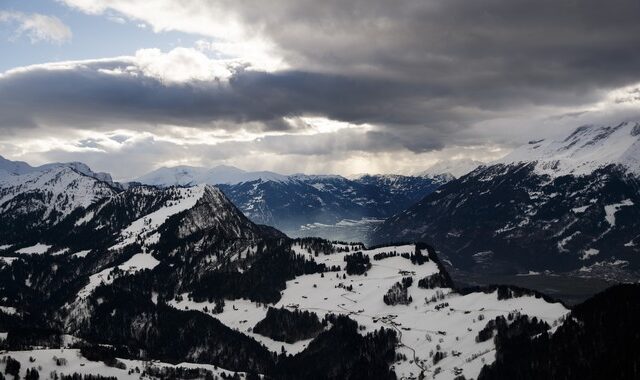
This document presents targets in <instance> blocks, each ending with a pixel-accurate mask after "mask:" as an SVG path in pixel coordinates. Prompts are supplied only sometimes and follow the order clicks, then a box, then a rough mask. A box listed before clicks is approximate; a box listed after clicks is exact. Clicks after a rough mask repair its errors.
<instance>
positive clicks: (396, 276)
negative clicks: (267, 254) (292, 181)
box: [171, 245, 568, 379]
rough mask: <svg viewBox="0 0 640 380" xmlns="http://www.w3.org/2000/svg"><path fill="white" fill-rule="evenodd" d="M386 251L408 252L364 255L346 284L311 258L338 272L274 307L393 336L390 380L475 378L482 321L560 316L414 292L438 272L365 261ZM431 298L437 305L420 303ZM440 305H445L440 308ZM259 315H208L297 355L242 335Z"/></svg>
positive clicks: (523, 301)
mask: <svg viewBox="0 0 640 380" xmlns="http://www.w3.org/2000/svg"><path fill="white" fill-rule="evenodd" d="M294 250H295V251H296V252H297V253H300V254H305V255H312V254H309V253H308V252H307V251H306V249H303V248H302V247H299V246H294ZM390 251H396V252H397V253H398V254H401V253H413V252H414V251H415V246H413V245H406V246H397V247H384V248H378V249H374V250H368V251H364V253H365V254H367V255H369V256H370V258H371V263H372V268H371V269H370V270H369V271H368V272H367V274H366V276H365V275H359V276H346V279H343V274H345V272H344V266H345V262H344V253H336V254H332V255H320V256H319V257H314V259H315V260H316V261H317V262H321V263H325V264H327V265H328V266H332V265H339V266H341V268H342V269H343V270H342V271H340V272H328V273H325V274H324V277H321V275H320V274H312V275H305V276H300V277H297V278H296V279H294V280H291V281H289V282H287V288H286V290H284V291H283V293H282V299H281V300H280V301H279V302H278V303H277V304H276V305H274V307H276V308H279V307H285V308H289V309H300V310H309V311H313V312H315V313H317V314H318V316H319V317H320V318H322V317H323V316H324V315H325V314H327V313H340V314H347V315H349V316H350V317H351V318H353V319H354V320H355V321H357V322H358V324H360V325H362V326H365V327H366V330H365V331H364V333H366V332H371V331H373V330H376V329H379V328H381V327H385V328H392V329H394V330H396V331H397V332H398V335H399V337H400V341H401V347H399V348H398V350H397V351H398V352H399V353H401V354H404V355H406V357H407V360H401V361H399V362H397V363H395V364H394V365H393V366H394V369H395V371H396V374H397V375H398V377H399V378H403V377H404V378H411V377H415V376H418V374H419V373H420V372H421V370H424V371H425V374H426V375H427V377H428V378H433V377H435V373H436V372H437V371H440V373H439V374H438V375H437V378H438V379H453V378H455V377H456V376H457V374H460V373H461V374H463V375H464V376H466V377H467V378H475V377H477V376H478V374H479V372H480V369H481V368H482V366H483V365H484V364H489V363H491V362H493V361H494V360H495V347H494V344H493V340H491V339H490V340H488V341H485V342H481V343H476V341H475V337H476V336H477V334H478V331H479V330H481V329H482V328H484V327H485V325H486V323H487V322H488V321H489V320H491V319H494V318H496V317H497V316H505V317H506V316H507V314H509V313H510V312H514V311H515V312H518V313H521V314H526V315H529V316H531V317H533V316H535V317H538V318H539V319H542V320H544V321H546V322H547V323H549V324H550V325H552V326H553V325H554V324H555V323H556V322H557V321H559V320H560V319H561V318H563V317H564V316H565V315H566V314H567V313H568V310H567V309H566V308H565V307H564V306H563V305H562V304H560V303H553V304H552V303H548V302H546V301H544V300H543V299H540V298H535V297H531V296H525V297H520V298H512V299H507V300H498V297H497V291H496V292H493V293H488V294H485V293H472V294H468V295H466V296H461V295H459V294H457V293H455V292H453V291H452V290H451V289H421V288H418V286H417V282H418V280H420V279H422V278H424V277H426V276H429V275H432V274H435V273H437V272H438V268H437V266H436V264H435V263H434V262H432V261H428V262H426V263H424V264H423V265H414V264H412V263H411V261H410V260H408V259H406V258H403V257H400V256H396V257H389V258H386V259H383V260H379V261H374V260H373V255H374V254H376V253H379V252H390ZM425 254H426V253H425ZM408 276H411V277H413V285H412V286H411V287H410V288H409V295H410V296H411V297H412V299H413V302H412V303H411V304H409V305H396V306H389V305H386V304H385V303H384V302H383V300H382V298H383V295H384V294H386V292H387V290H388V289H389V288H390V287H391V286H392V285H393V284H395V283H396V282H398V281H400V280H402V278H403V277H408ZM349 286H353V290H351V291H350V290H347V289H346V288H345V287H349ZM436 293H439V294H441V296H443V297H444V298H443V299H441V300H438V301H436V302H427V300H429V299H431V298H432V297H433V296H434V295H436ZM443 303H448V305H447V306H442V305H443ZM171 304H172V305H173V306H174V307H176V308H179V309H183V310H184V309H187V308H188V309H192V310H202V309H203V308H204V307H205V306H207V307H208V309H211V308H212V306H213V305H211V304H208V303H195V302H192V301H188V300H187V297H186V295H185V297H184V300H183V301H181V302H173V303H171ZM437 306H438V307H437ZM266 310H267V309H266V308H265V307H263V306H259V305H257V304H255V303H252V302H250V301H246V300H235V301H226V305H225V310H224V312H223V313H221V314H217V315H213V316H214V317H216V318H218V319H219V320H220V321H221V322H223V323H225V324H226V325H227V326H229V327H231V328H234V329H236V330H238V331H240V332H243V333H245V334H247V335H250V336H252V337H254V338H256V339H257V340H259V341H260V342H262V343H263V344H265V346H267V347H268V348H269V349H271V350H273V351H275V352H280V350H281V348H282V347H284V349H285V350H286V351H287V352H289V353H296V352H299V351H300V350H302V349H304V347H305V346H306V345H307V344H308V341H301V342H296V343H295V344H286V343H282V342H275V341H273V340H271V339H269V338H266V337H261V336H260V335H257V334H254V333H250V332H248V330H249V329H250V328H252V327H253V326H255V324H256V323H257V322H258V321H260V320H261V319H262V318H264V316H265V315H266ZM437 351H441V352H444V353H446V354H447V357H445V358H444V359H442V360H441V361H440V362H438V363H437V365H433V361H432V355H433V354H434V353H435V352H437ZM438 367H439V368H440V369H439V370H438V369H437V368H438Z"/></svg>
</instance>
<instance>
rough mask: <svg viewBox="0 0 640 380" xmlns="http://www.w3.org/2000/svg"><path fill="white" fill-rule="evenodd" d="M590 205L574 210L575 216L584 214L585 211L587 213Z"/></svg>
mask: <svg viewBox="0 0 640 380" xmlns="http://www.w3.org/2000/svg"><path fill="white" fill-rule="evenodd" d="M589 206H590V205H586V206H582V207H576V208H572V209H571V211H573V213H574V214H582V213H584V212H585V211H587V209H588V208H589Z"/></svg>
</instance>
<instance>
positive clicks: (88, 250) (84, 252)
mask: <svg viewBox="0 0 640 380" xmlns="http://www.w3.org/2000/svg"><path fill="white" fill-rule="evenodd" d="M90 252H91V250H90V249H87V250H85V251H79V252H76V253H74V254H73V257H80V258H85V257H87V255H88V254H89V253H90Z"/></svg>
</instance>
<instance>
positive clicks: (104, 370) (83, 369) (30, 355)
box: [0, 348, 246, 380]
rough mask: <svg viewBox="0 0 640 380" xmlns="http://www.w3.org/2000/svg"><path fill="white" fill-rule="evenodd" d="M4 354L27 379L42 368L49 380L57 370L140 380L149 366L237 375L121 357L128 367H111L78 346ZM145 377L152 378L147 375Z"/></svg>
mask: <svg viewBox="0 0 640 380" xmlns="http://www.w3.org/2000/svg"><path fill="white" fill-rule="evenodd" d="M3 356H10V357H12V358H13V359H15V360H17V361H18V362H20V378H24V376H25V374H26V371H27V369H30V368H36V369H38V372H40V378H41V379H43V378H44V379H48V378H49V374H52V373H54V372H55V373H57V375H58V376H59V375H61V374H65V375H71V374H73V373H78V374H80V375H101V376H113V377H115V378H117V379H122V380H138V379H141V378H143V377H142V376H141V375H140V373H139V372H136V371H135V369H136V368H138V369H139V371H143V370H145V369H146V368H147V367H149V366H151V367H174V368H178V367H183V368H202V369H204V370H207V371H210V372H212V374H213V375H214V376H216V375H217V376H222V375H225V376H233V374H234V372H232V371H227V370H225V369H222V368H219V367H216V366H213V365H207V364H194V363H179V364H175V365H174V364H169V363H163V362H159V361H154V362H150V361H142V360H130V359H118V361H120V362H121V363H123V364H124V365H125V367H126V368H124V369H120V368H116V367H110V366H107V365H106V364H105V363H103V362H100V361H90V360H87V359H86V358H84V357H83V356H82V354H81V353H80V350H79V349H74V348H61V349H38V350H25V351H6V352H3ZM60 359H62V360H60ZM58 362H60V363H61V365H57V363H58ZM5 366H6V365H5V363H0V372H2V373H4V368H5ZM132 370H133V371H132ZM7 376H9V379H10V378H11V376H10V375H7ZM239 376H241V378H245V377H246V374H244V373H239ZM144 378H146V379H151V378H149V377H146V376H145V377H144Z"/></svg>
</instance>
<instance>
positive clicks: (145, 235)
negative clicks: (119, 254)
mask: <svg viewBox="0 0 640 380" xmlns="http://www.w3.org/2000/svg"><path fill="white" fill-rule="evenodd" d="M205 188H206V185H199V186H195V187H187V188H176V189H175V192H174V193H173V194H172V197H171V198H169V199H168V200H167V201H166V202H165V204H164V205H163V207H161V208H159V209H158V210H156V211H154V212H152V213H149V214H146V215H144V216H143V217H141V218H139V219H137V220H135V221H134V222H133V223H131V224H130V225H129V226H128V227H127V228H125V229H124V230H122V231H121V232H120V241H119V242H118V244H116V245H114V246H113V247H111V248H112V249H118V248H122V247H125V246H127V245H129V244H132V243H134V242H136V241H138V242H140V243H141V245H142V246H143V247H145V246H146V245H147V244H151V243H155V242H157V240H158V238H159V236H158V235H157V230H158V228H159V227H160V226H161V225H162V224H163V223H164V222H165V221H166V220H167V218H169V217H170V216H172V215H175V214H177V213H179V212H182V211H185V210H188V209H190V208H192V207H194V206H195V204H196V202H197V201H198V200H199V199H200V198H202V196H203V194H204V191H205Z"/></svg>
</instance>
